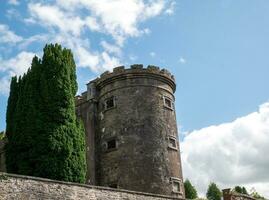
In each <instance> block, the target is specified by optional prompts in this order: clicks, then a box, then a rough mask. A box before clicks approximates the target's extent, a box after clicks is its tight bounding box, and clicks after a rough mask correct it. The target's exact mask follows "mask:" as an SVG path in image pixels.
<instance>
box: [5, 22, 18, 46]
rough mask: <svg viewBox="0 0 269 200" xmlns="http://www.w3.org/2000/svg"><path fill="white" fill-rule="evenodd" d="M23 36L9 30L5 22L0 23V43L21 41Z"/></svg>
mask: <svg viewBox="0 0 269 200" xmlns="http://www.w3.org/2000/svg"><path fill="white" fill-rule="evenodd" d="M22 40H23V38H22V37H21V36H19V35H16V34H15V33H14V32H13V31H11V30H9V27H8V26H7V25H5V24H0V43H13V44H15V43H17V42H20V41H22Z"/></svg>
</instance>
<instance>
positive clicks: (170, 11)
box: [165, 1, 176, 15]
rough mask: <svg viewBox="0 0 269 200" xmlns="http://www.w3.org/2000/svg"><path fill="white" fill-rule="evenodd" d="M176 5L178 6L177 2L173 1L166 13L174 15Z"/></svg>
mask: <svg viewBox="0 0 269 200" xmlns="http://www.w3.org/2000/svg"><path fill="white" fill-rule="evenodd" d="M175 6H176V2H175V1H172V2H171V3H170V5H169V7H168V8H167V9H166V10H165V14H167V15H173V14H174V12H175Z"/></svg>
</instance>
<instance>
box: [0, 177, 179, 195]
mask: <svg viewBox="0 0 269 200" xmlns="http://www.w3.org/2000/svg"><path fill="white" fill-rule="evenodd" d="M0 199H1V200H10V199H20V200H26V199H27V200H33V199H42V200H43V199H50V200H56V199H57V200H61V199H65V200H71V199H76V200H79V199H82V200H84V199H85V200H86V199H87V200H113V199H115V200H120V199H123V200H171V199H179V198H175V197H169V196H164V195H155V194H149V193H142V192H135V191H129V190H122V189H113V188H107V187H99V186H92V185H85V184H78V183H70V182H63V181H56V180H50V179H44V178H38V177H30V176H23V175H15V174H7V173H0Z"/></svg>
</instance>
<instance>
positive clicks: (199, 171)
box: [181, 102, 269, 197]
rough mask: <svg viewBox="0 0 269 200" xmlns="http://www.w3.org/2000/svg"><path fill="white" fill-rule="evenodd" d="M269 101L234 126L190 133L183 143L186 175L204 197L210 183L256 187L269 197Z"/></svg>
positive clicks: (233, 123) (204, 129)
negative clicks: (268, 154)
mask: <svg viewBox="0 0 269 200" xmlns="http://www.w3.org/2000/svg"><path fill="white" fill-rule="evenodd" d="M268 127H269V102H267V103H265V104H262V105H261V106H260V107H259V110H258V111H257V112H253V113H250V114H249V115H247V116H244V117H240V118H238V119H236V120H234V121H232V122H230V123H224V124H220V125H215V126H210V127H206V128H203V129H200V130H195V131H193V132H190V133H188V134H187V136H186V137H185V138H184V140H183V142H182V144H181V150H182V162H183V172H184V175H185V178H189V179H190V180H191V181H192V182H193V184H194V185H196V187H197V189H198V191H199V192H200V193H201V194H204V193H205V192H206V189H207V186H208V184H209V182H211V181H214V182H216V183H217V184H219V186H220V187H221V188H226V187H234V186H235V185H243V186H246V187H247V188H248V189H251V188H252V187H255V188H256V189H257V191H258V192H260V193H261V194H264V195H266V196H267V197H269V181H268V180H269V173H268V167H269V157H268V156H266V155H267V153H268V152H269V128H268Z"/></svg>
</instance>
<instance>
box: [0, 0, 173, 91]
mask: <svg viewBox="0 0 269 200" xmlns="http://www.w3.org/2000/svg"><path fill="white" fill-rule="evenodd" d="M170 2H172V1H170V0H169V1H164V0H150V1H144V0H115V1H110V0H102V1H95V0H52V1H29V2H28V3H27V6H28V13H26V16H27V17H26V18H24V19H23V21H24V22H25V23H27V25H28V26H42V27H43V28H45V32H43V33H39V34H36V35H32V36H30V37H26V38H23V37H21V36H19V35H17V34H16V33H14V32H13V31H11V30H10V29H9V27H8V26H6V25H4V24H0V43H5V44H7V43H8V44H13V46H14V44H16V48H17V49H19V50H21V52H20V53H18V55H16V56H15V57H13V58H8V59H5V60H3V59H0V65H1V66H0V67H1V68H0V71H1V72H2V73H3V74H4V76H2V77H1V81H2V82H3V83H8V81H7V80H9V78H10V76H12V75H15V74H16V75H21V74H23V73H24V72H25V71H26V70H27V68H28V67H29V66H30V62H31V60H32V57H33V56H34V54H33V53H32V52H28V51H27V48H28V47H29V46H30V45H31V44H37V43H41V44H43V43H45V42H46V43H56V42H57V43H60V44H62V45H63V46H65V47H67V48H71V49H72V51H73V53H74V57H75V60H76V63H77V66H78V67H87V68H89V69H90V70H92V71H93V72H95V73H100V72H103V71H105V70H110V69H112V68H113V67H115V66H118V65H120V64H121V59H122V48H123V47H124V42H125V40H126V39H128V38H130V37H138V36H142V35H144V34H149V33H150V30H149V29H148V28H147V27H143V28H141V27H140V25H141V23H143V22H144V21H146V20H148V19H150V18H153V17H156V16H158V15H161V14H164V13H165V10H166V9H168V8H169V6H170ZM9 4H12V5H18V4H19V1H16V0H9ZM6 15H7V16H8V17H10V18H12V17H18V16H19V14H17V12H16V10H14V9H13V8H10V9H9V10H8V11H7V13H6ZM89 31H91V32H95V33H97V32H98V33H99V34H103V35H105V36H109V37H111V39H112V40H109V41H110V42H107V41H108V40H107V39H103V38H102V39H100V41H97V44H98V43H99V45H100V47H101V48H98V49H99V50H96V49H92V47H91V41H90V38H89ZM1 48H2V47H1ZM5 57H6V56H5ZM6 85H8V84H2V87H1V91H4V89H3V87H4V88H5V87H6Z"/></svg>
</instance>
